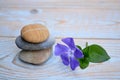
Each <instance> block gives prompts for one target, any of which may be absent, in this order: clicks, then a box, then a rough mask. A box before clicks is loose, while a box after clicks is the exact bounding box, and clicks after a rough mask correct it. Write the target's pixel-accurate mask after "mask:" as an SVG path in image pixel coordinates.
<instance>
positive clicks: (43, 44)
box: [15, 24, 55, 64]
mask: <svg viewBox="0 0 120 80" xmlns="http://www.w3.org/2000/svg"><path fill="white" fill-rule="evenodd" d="M15 43H16V45H17V46H18V48H20V49H22V51H21V52H20V54H19V59H20V60H22V61H24V62H27V63H31V64H42V63H44V62H45V61H47V60H48V58H49V57H50V55H51V50H52V46H53V44H54V43H55V38H54V37H53V36H52V35H50V33H49V30H48V29H47V28H46V27H45V26H44V25H41V24H29V25H26V26H24V27H23V28H22V30H21V35H20V36H18V37H17V38H16V40H15Z"/></svg>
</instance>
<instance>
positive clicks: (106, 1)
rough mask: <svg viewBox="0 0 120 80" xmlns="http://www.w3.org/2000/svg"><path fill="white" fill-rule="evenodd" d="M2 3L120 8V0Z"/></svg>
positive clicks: (11, 4)
mask: <svg viewBox="0 0 120 80" xmlns="http://www.w3.org/2000/svg"><path fill="white" fill-rule="evenodd" d="M0 4H1V5H0V7H6V8H8V7H15V8H20V7H23V8H24V7H32V8H36V7H39V8H84V7H85V8H103V9H104V8H110V9H114V8H116V9H119V8H120V0H21V1H19V0H11V1H9V0H0Z"/></svg>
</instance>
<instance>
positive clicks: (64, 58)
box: [61, 53, 69, 66]
mask: <svg viewBox="0 0 120 80" xmlns="http://www.w3.org/2000/svg"><path fill="white" fill-rule="evenodd" d="M61 59H62V61H63V64H64V65H66V66H68V65H69V59H68V54H66V53H64V54H62V55H61Z"/></svg>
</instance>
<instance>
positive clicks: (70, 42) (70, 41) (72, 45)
mask: <svg viewBox="0 0 120 80" xmlns="http://www.w3.org/2000/svg"><path fill="white" fill-rule="evenodd" d="M62 41H63V42H64V43H65V44H66V45H68V46H69V47H70V49H72V50H74V49H75V43H74V40H73V38H64V39H62Z"/></svg>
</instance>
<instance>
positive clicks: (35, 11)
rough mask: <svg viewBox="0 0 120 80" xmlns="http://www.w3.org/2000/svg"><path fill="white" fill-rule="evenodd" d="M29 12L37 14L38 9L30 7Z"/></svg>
mask: <svg viewBox="0 0 120 80" xmlns="http://www.w3.org/2000/svg"><path fill="white" fill-rule="evenodd" d="M30 12H31V13H32V14H37V13H38V10H37V9H32V10H31V11H30Z"/></svg>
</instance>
